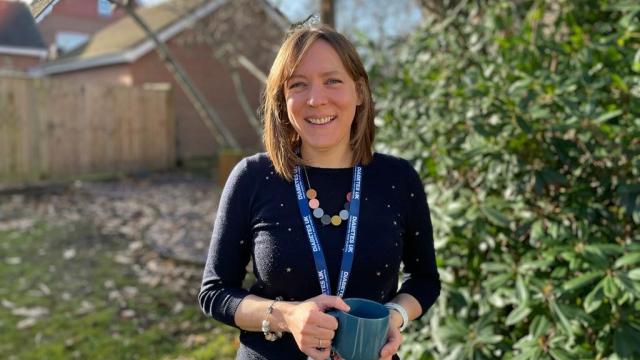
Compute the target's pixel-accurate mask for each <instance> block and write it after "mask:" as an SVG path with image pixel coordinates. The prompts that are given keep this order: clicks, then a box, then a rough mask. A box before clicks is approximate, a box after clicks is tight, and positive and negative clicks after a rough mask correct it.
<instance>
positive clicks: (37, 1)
mask: <svg viewBox="0 0 640 360" xmlns="http://www.w3.org/2000/svg"><path fill="white" fill-rule="evenodd" d="M57 2H58V0H33V1H32V2H31V5H30V6H29V8H30V9H31V16H33V18H34V19H37V18H38V17H39V16H40V15H42V13H44V11H45V10H46V9H47V8H48V7H49V5H51V6H53V5H55V3H57Z"/></svg>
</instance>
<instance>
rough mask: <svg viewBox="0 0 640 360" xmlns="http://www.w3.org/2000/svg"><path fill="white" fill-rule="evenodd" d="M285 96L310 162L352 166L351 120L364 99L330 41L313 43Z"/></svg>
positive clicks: (313, 163) (306, 157)
mask: <svg viewBox="0 0 640 360" xmlns="http://www.w3.org/2000/svg"><path fill="white" fill-rule="evenodd" d="M284 96H285V98H286V101H287V112H288V114H289V120H290V121H291V124H292V125H293V128H294V129H295V130H296V132H297V133H298V135H300V138H301V141H302V146H301V151H302V157H303V158H304V159H307V160H308V161H307V164H308V165H311V166H317V165H322V164H323V163H324V162H325V161H326V162H327V165H332V166H335V167H346V166H350V165H351V162H352V159H351V147H350V145H349V138H350V132H351V124H352V123H353V117H354V115H355V112H356V106H359V105H361V104H362V99H361V96H360V94H359V93H358V91H357V89H356V83H355V81H353V79H352V78H351V76H350V75H349V74H348V73H347V70H346V69H345V68H344V65H342V61H341V60H340V57H339V56H338V54H337V53H336V51H335V50H333V47H331V45H329V43H327V42H326V41H324V40H317V41H315V42H314V43H313V44H312V45H311V46H310V48H309V49H308V50H307V52H306V53H305V55H304V56H303V57H302V59H301V60H300V63H299V64H298V66H297V67H296V70H295V71H294V73H293V75H292V76H291V78H290V79H289V80H288V81H287V82H286V84H285V86H284Z"/></svg>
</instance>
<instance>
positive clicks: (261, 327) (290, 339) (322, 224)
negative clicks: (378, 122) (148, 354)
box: [199, 26, 440, 359]
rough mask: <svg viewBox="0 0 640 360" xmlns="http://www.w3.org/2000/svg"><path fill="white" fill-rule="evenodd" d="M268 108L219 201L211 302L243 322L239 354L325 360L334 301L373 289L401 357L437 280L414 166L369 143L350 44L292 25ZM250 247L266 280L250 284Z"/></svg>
mask: <svg viewBox="0 0 640 360" xmlns="http://www.w3.org/2000/svg"><path fill="white" fill-rule="evenodd" d="M263 114H264V124H265V125H264V126H265V129H264V143H265V147H266V150H267V152H266V154H257V155H254V156H251V157H248V158H245V159H243V160H242V161H241V162H240V163H239V164H238V165H237V166H236V167H235V169H234V170H233V171H232V173H231V175H230V177H229V179H228V181H227V184H226V186H225V189H224V191H223V194H222V197H221V200H220V205H219V209H218V215H217V218H216V221H215V226H214V231H213V236H212V239H211V247H210V250H209V256H208V259H207V263H206V266H205V270H204V275H203V281H202V287H201V290H200V294H199V301H200V305H201V307H202V309H203V311H204V312H205V313H206V314H207V315H209V316H212V317H213V318H215V319H217V320H219V321H221V322H223V323H225V324H228V325H231V326H235V327H238V328H239V329H240V330H241V335H240V348H239V350H238V353H237V358H238V359H306V358H307V357H310V358H312V359H327V358H328V357H329V356H330V355H331V356H334V355H332V354H330V349H331V339H332V338H333V336H334V333H335V330H336V328H337V326H338V324H337V321H336V320H335V319H334V318H333V317H331V316H330V315H327V314H325V313H324V312H325V310H327V309H331V308H336V309H340V310H343V311H348V306H347V305H346V304H345V303H344V301H342V299H341V298H342V297H344V298H349V297H361V298H367V299H371V300H375V301H378V302H380V303H387V306H388V307H389V308H390V309H391V310H390V314H391V316H390V325H389V331H388V341H387V343H386V344H385V345H384V347H383V348H382V349H381V352H380V358H381V359H391V358H397V355H395V353H396V352H397V350H398V347H399V346H400V343H401V339H402V337H401V334H400V329H401V328H404V327H405V326H406V325H407V323H408V321H410V320H413V319H417V318H419V317H420V316H422V315H423V314H424V313H425V312H426V311H427V309H428V308H429V307H430V306H431V305H432V304H433V303H434V301H435V300H436V298H437V297H438V294H439V292H440V281H439V278H438V272H437V269H436V264H435V254H434V248H433V239H432V228H431V221H430V217H429V210H428V207H427V203H426V197H425V194H424V190H423V186H422V183H421V181H420V178H419V177H418V174H417V173H416V171H415V170H414V169H413V168H412V167H411V165H410V164H409V163H408V162H407V161H404V160H401V159H398V158H395V157H392V156H388V155H383V154H378V153H373V152H372V142H373V138H374V124H373V115H374V114H373V101H372V99H371V91H370V88H369V80H368V76H367V74H366V72H365V70H364V67H363V65H362V62H361V60H360V58H359V57H358V55H357V53H356V51H355V49H354V47H353V46H352V45H351V44H350V43H349V41H348V40H347V39H346V38H345V37H343V36H342V35H341V34H339V33H337V32H335V31H334V30H332V29H331V28H329V27H326V26H303V27H299V28H297V29H295V30H293V31H291V32H290V33H289V34H288V35H287V37H286V39H285V40H284V43H283V44H282V46H281V48H280V50H279V52H278V54H277V56H276V59H275V61H274V63H273V66H272V68H271V71H270V73H269V77H268V80H267V86H266V90H265V93H264V98H263ZM358 203H359V206H358V205H357V204H358ZM305 214H306V215H305ZM343 250H346V251H343ZM250 259H253V273H254V274H255V277H256V282H255V283H254V284H253V285H252V286H251V288H250V289H249V290H245V289H243V288H242V287H241V286H242V281H243V279H244V277H245V273H246V271H245V268H246V266H247V264H248V262H249V260H250ZM401 263H402V264H403V265H404V269H403V272H404V273H405V274H406V278H405V279H404V281H403V283H402V286H401V288H400V289H399V290H398V275H399V271H400V264H401Z"/></svg>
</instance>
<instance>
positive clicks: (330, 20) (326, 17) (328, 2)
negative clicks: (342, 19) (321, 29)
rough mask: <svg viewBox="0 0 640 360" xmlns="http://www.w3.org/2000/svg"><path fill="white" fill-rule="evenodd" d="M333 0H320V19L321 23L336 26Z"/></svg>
mask: <svg viewBox="0 0 640 360" xmlns="http://www.w3.org/2000/svg"><path fill="white" fill-rule="evenodd" d="M335 5H336V4H335V1H334V0H320V19H321V20H322V22H323V23H325V24H327V25H329V26H331V27H332V28H335V27H336V12H335Z"/></svg>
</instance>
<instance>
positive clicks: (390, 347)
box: [380, 326, 402, 360]
mask: <svg viewBox="0 0 640 360" xmlns="http://www.w3.org/2000/svg"><path fill="white" fill-rule="evenodd" d="M401 343H402V334H400V330H398V329H396V328H395V327H393V326H390V327H389V332H388V334H387V343H386V344H385V345H384V346H383V347H382V349H381V350H380V358H381V359H383V360H387V359H390V358H391V357H392V356H393V354H395V353H397V352H398V349H399V348H400V344H401Z"/></svg>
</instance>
